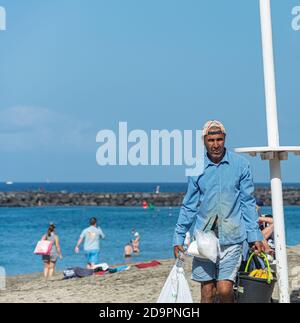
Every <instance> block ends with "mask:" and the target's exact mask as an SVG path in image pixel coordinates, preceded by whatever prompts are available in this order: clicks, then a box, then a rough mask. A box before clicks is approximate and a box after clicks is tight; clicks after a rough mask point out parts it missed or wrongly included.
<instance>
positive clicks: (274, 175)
mask: <svg viewBox="0 0 300 323" xmlns="http://www.w3.org/2000/svg"><path fill="white" fill-rule="evenodd" d="M270 175H271V190H272V210H273V219H274V239H275V254H276V272H277V279H278V287H279V302H280V303H289V302H290V294H289V276H288V263H287V252H286V242H285V225H284V211H283V198H282V181H281V171H280V160H279V159H278V158H276V159H273V160H270Z"/></svg>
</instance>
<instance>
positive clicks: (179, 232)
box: [173, 177, 200, 258]
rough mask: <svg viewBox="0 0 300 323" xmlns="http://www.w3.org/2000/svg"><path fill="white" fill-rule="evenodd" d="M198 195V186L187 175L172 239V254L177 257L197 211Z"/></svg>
mask: <svg viewBox="0 0 300 323" xmlns="http://www.w3.org/2000/svg"><path fill="white" fill-rule="evenodd" d="M199 197H200V190H199V186H198V184H197V183H196V180H195V179H194V178H193V177H189V179H188V189H187V193H186V195H185V197H184V199H183V202H182V206H181V209H180V213H179V217H178V221H177V224H176V227H175V233H174V239H173V246H174V255H175V257H176V258H177V257H178V251H183V247H182V246H183V244H184V239H185V236H186V233H187V232H188V231H189V229H190V227H191V226H192V224H193V222H194V220H195V217H196V214H197V211H198V208H197V207H198V203H199Z"/></svg>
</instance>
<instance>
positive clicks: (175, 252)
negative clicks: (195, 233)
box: [174, 246, 184, 258]
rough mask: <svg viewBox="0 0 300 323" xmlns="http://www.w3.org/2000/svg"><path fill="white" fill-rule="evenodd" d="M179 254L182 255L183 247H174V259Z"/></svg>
mask: <svg viewBox="0 0 300 323" xmlns="http://www.w3.org/2000/svg"><path fill="white" fill-rule="evenodd" d="M179 252H182V253H184V249H183V246H175V247H174V257H175V258H178V256H179Z"/></svg>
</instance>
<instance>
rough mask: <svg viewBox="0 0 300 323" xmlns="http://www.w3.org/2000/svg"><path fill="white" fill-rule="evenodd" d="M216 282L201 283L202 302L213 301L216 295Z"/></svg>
mask: <svg viewBox="0 0 300 323" xmlns="http://www.w3.org/2000/svg"><path fill="white" fill-rule="evenodd" d="M216 290H217V288H216V282H215V281H214V280H212V281H208V282H203V283H201V303H213V302H214V300H215V297H216Z"/></svg>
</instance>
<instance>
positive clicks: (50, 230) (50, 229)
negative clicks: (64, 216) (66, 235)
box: [47, 223, 55, 237]
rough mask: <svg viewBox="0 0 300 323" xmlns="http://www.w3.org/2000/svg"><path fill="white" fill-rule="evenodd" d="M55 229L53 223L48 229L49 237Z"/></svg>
mask: <svg viewBox="0 0 300 323" xmlns="http://www.w3.org/2000/svg"><path fill="white" fill-rule="evenodd" d="M54 230H55V225H54V224H53V223H51V224H50V225H49V228H48V231H47V237H51V233H52V232H53V231H54Z"/></svg>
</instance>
